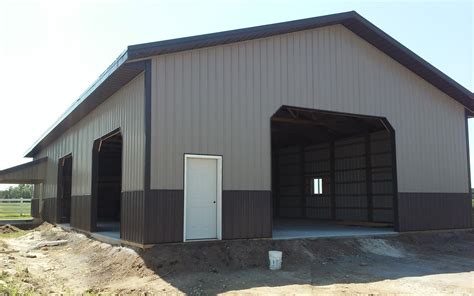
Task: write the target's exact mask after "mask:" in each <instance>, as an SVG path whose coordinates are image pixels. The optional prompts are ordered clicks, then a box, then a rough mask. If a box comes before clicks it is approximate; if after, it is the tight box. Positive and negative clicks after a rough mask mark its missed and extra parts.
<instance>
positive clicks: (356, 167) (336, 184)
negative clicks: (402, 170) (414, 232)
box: [271, 106, 397, 238]
mask: <svg viewBox="0 0 474 296" xmlns="http://www.w3.org/2000/svg"><path fill="white" fill-rule="evenodd" d="M271 133H272V143H271V145H272V197H273V216H274V217H273V237H274V238H299V237H318V236H323V237H324V236H340V235H342V236H344V235H362V234H377V233H385V232H387V231H388V232H392V231H393V229H394V228H395V229H396V221H397V213H396V202H397V200H396V196H397V189H396V188H397V187H396V186H397V185H396V167H395V161H394V159H395V154H394V141H395V137H394V131H393V129H392V128H391V126H390V124H389V123H388V121H387V120H386V119H384V118H378V117H371V116H361V115H354V114H343V113H335V112H327V111H319V110H312V109H302V108H295V107H289V106H283V107H281V108H280V109H279V110H278V111H277V112H276V113H275V114H274V115H273V116H272V118H271Z"/></svg>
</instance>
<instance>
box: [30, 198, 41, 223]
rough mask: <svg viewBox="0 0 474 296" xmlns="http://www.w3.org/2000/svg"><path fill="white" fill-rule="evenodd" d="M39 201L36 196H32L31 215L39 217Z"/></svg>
mask: <svg viewBox="0 0 474 296" xmlns="http://www.w3.org/2000/svg"><path fill="white" fill-rule="evenodd" d="M39 203H40V201H39V199H37V198H33V199H32V200H31V217H34V218H40V215H39Z"/></svg>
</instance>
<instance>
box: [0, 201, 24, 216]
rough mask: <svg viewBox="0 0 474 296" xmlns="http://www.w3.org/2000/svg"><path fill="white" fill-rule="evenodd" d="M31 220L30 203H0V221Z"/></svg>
mask: <svg viewBox="0 0 474 296" xmlns="http://www.w3.org/2000/svg"><path fill="white" fill-rule="evenodd" d="M20 219H31V204H30V203H0V220H20Z"/></svg>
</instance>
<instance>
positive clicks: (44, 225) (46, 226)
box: [34, 222, 56, 231]
mask: <svg viewBox="0 0 474 296" xmlns="http://www.w3.org/2000/svg"><path fill="white" fill-rule="evenodd" d="M55 227H56V226H55V225H53V224H50V223H48V222H43V223H42V224H41V225H39V226H38V227H36V228H35V229H34V230H36V231H48V230H50V229H51V228H55Z"/></svg>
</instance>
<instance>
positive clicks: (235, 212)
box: [222, 190, 272, 239]
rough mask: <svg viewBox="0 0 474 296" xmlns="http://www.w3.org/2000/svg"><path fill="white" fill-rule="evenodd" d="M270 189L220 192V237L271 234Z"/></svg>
mask: <svg viewBox="0 0 474 296" xmlns="http://www.w3.org/2000/svg"><path fill="white" fill-rule="evenodd" d="M271 213H272V209H271V192H270V191H244V190H232V191H223V192H222V238H223V239H236V238H257V237H271V236H272V214H271Z"/></svg>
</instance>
